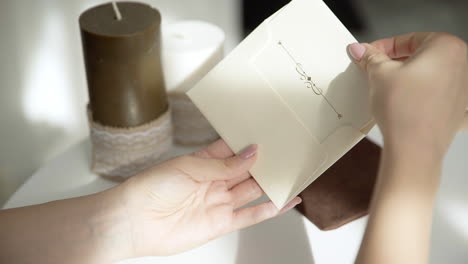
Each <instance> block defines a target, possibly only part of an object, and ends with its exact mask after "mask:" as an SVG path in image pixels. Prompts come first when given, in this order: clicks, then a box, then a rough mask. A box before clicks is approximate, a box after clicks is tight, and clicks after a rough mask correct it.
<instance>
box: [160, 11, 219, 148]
mask: <svg viewBox="0 0 468 264" xmlns="http://www.w3.org/2000/svg"><path fill="white" fill-rule="evenodd" d="M163 32H164V33H163V39H164V45H163V46H164V52H163V65H164V73H165V81H166V87H167V90H168V96H169V104H170V105H171V109H172V120H173V123H174V139H175V142H177V143H178V144H182V145H200V144H206V143H210V142H213V141H215V140H216V139H218V138H219V135H218V133H217V132H216V131H215V130H214V129H213V127H212V126H211V125H210V123H209V122H208V120H206V118H205V117H204V116H203V114H202V113H201V112H200V110H198V108H197V107H196V106H195V105H194V104H193V103H192V101H191V100H190V99H189V98H188V96H187V95H186V92H187V91H188V90H189V89H191V88H192V87H193V86H194V85H195V84H196V83H197V82H199V81H200V80H201V79H202V78H203V76H205V75H206V74H207V73H208V72H209V71H210V70H211V69H213V67H214V66H215V65H216V64H217V63H219V62H220V61H221V60H222V59H223V57H224V49H223V44H224V39H225V35H224V32H223V30H222V29H220V28H219V27H217V26H215V25H213V24H210V23H207V22H203V21H194V20H189V21H180V22H177V23H174V24H170V25H167V26H166V27H165V29H164V30H163Z"/></svg>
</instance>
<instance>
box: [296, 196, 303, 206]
mask: <svg viewBox="0 0 468 264" xmlns="http://www.w3.org/2000/svg"><path fill="white" fill-rule="evenodd" d="M298 198H299V199H298V201H297V204H296V205H298V204H300V203H302V198H301V197H298Z"/></svg>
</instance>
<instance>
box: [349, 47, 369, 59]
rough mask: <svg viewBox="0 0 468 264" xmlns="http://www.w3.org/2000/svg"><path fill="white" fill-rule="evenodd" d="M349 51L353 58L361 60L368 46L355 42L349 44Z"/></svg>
mask: <svg viewBox="0 0 468 264" xmlns="http://www.w3.org/2000/svg"><path fill="white" fill-rule="evenodd" d="M348 51H349V54H350V55H351V57H353V59H355V60H356V61H360V60H361V59H362V56H363V55H364V53H366V47H365V46H364V45H362V44H360V43H353V44H350V45H348Z"/></svg>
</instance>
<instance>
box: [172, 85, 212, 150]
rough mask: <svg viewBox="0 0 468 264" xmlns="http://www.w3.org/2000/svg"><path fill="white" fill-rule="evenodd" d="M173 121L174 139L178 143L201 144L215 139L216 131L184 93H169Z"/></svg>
mask: <svg viewBox="0 0 468 264" xmlns="http://www.w3.org/2000/svg"><path fill="white" fill-rule="evenodd" d="M169 104H170V105H171V109H172V120H173V123H174V140H175V142H176V143H178V144H180V145H201V144H207V143H211V142H214V141H216V140H217V139H218V138H219V135H218V133H217V132H216V130H214V128H213V127H212V126H211V124H210V122H208V120H206V118H205V117H204V116H203V114H202V113H201V112H200V110H198V108H197V107H196V106H195V105H194V104H193V103H192V101H191V100H190V98H189V97H188V96H187V95H186V94H185V93H176V92H172V93H169Z"/></svg>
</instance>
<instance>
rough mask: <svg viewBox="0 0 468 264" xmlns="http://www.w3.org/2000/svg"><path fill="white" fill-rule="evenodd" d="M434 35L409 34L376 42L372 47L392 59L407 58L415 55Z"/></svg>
mask: <svg viewBox="0 0 468 264" xmlns="http://www.w3.org/2000/svg"><path fill="white" fill-rule="evenodd" d="M432 34H434V33H432V32H413V33H407V34H403V35H399V36H394V37H390V38H384V39H380V40H376V41H374V42H372V43H371V45H372V46H374V47H376V48H378V49H379V50H381V51H383V52H384V53H385V54H386V55H387V56H388V57H390V58H391V59H399V58H405V57H409V56H411V55H413V54H414V53H415V52H416V51H417V50H418V49H419V47H421V45H422V44H423V43H424V42H425V41H426V40H427V39H428V38H429V37H430V36H431V35H432Z"/></svg>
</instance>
